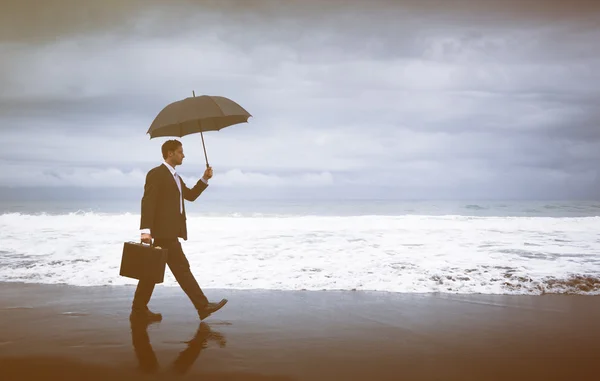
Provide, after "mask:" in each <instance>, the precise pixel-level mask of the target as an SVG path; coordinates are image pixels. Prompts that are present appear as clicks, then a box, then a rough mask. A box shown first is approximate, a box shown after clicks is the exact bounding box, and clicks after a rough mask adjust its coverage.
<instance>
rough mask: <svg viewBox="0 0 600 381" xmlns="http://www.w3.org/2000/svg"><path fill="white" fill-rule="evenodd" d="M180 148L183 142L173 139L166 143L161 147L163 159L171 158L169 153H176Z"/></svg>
mask: <svg viewBox="0 0 600 381" xmlns="http://www.w3.org/2000/svg"><path fill="white" fill-rule="evenodd" d="M180 146H181V142H180V141H179V140H176V139H171V140H167V141H166V142H164V143H163V145H162V147H161V150H162V155H163V159H166V158H167V157H168V156H169V151H175V150H176V149H177V148H179V147H180Z"/></svg>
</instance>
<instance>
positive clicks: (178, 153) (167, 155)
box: [161, 139, 185, 168]
mask: <svg viewBox="0 0 600 381" xmlns="http://www.w3.org/2000/svg"><path fill="white" fill-rule="evenodd" d="M161 149H162V155H163V159H165V161H166V162H167V163H169V164H170V165H171V166H172V167H173V168H175V166H176V165H180V164H181V163H183V158H184V157H185V155H184V154H183V146H182V145H181V142H180V141H179V140H175V139H172V140H167V141H166V142H164V143H163V145H162V148H161Z"/></svg>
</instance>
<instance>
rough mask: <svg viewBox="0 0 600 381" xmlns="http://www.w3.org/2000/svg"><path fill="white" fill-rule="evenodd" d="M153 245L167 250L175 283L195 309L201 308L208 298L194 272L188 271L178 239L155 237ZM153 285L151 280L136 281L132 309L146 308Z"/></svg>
mask: <svg viewBox="0 0 600 381" xmlns="http://www.w3.org/2000/svg"><path fill="white" fill-rule="evenodd" d="M154 245H155V246H160V247H162V248H163V249H167V250H168V257H167V265H168V266H169V269H171V272H172V273H173V275H174V276H175V279H176V280H177V283H179V286H180V287H181V288H182V289H183V291H184V292H185V293H186V294H187V296H188V298H190V301H191V302H192V304H193V305H194V307H196V309H197V310H201V309H203V308H204V307H205V306H206V305H207V304H208V299H207V298H206V295H204V292H202V289H201V288H200V286H199V285H198V282H197V281H196V278H195V277H194V274H192V272H191V271H190V263H189V262H188V260H187V258H186V256H185V254H184V253H183V250H182V248H181V243H180V242H179V240H178V239H177V238H173V239H160V238H157V239H155V240H154ZM154 286H155V283H154V282H152V281H145V280H140V281H138V285H137V288H136V290H135V295H134V297H133V303H132V308H133V309H146V307H147V305H148V303H149V302H150V298H151V297H152V292H154Z"/></svg>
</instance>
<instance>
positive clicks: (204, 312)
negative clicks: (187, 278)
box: [198, 299, 227, 320]
mask: <svg viewBox="0 0 600 381" xmlns="http://www.w3.org/2000/svg"><path fill="white" fill-rule="evenodd" d="M225 304H227V299H221V301H220V302H219V303H208V304H207V305H206V306H205V307H204V308H203V309H201V310H198V316H199V317H200V320H204V319H206V318H207V317H209V316H210V315H211V314H213V313H215V312H217V311H218V310H220V309H221V308H223V306H224V305H225Z"/></svg>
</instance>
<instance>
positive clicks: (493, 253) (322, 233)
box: [0, 200, 600, 295]
mask: <svg viewBox="0 0 600 381" xmlns="http://www.w3.org/2000/svg"><path fill="white" fill-rule="evenodd" d="M186 205H187V209H188V231H189V239H188V240H187V241H183V242H182V245H183V249H184V251H185V253H186V255H187V257H188V259H189V261H190V264H191V267H192V271H193V272H194V274H195V276H196V277H197V279H198V281H199V283H200V285H201V287H203V288H232V289H277V290H303V289H305V290H378V291H388V292H409V293H429V292H443V293H462V294H471V293H483V294H544V293H569V294H588V295H597V294H600V202H583V201H579V202H551V201H537V202H531V201H528V202H523V201H521V202H510V201H504V202H482V201H439V202H434V201H389V200H372V201H365V200H360V201H358V200H357V201H352V200H346V201H331V200H329V201H327V200H321V201H316V200H311V201H306V200H305V201H264V200H262V201H256V200H255V201H252V200H246V201H223V200H208V201H206V200H204V201H203V202H201V201H197V202H196V203H193V204H190V203H188V204H186ZM139 218H140V217H139V200H133V201H127V202H125V201H122V202H116V201H102V202H84V201H78V202H66V201H65V202H57V201H35V202H32V201H28V202H0V281H2V282H35V283H47V284H56V283H62V284H69V285H77V286H97V285H122V284H135V283H136V281H135V280H133V279H129V278H124V277H120V276H119V275H118V274H119V265H120V260H121V252H122V248H123V242H125V241H137V240H138V239H139V230H138V226H139ZM163 286H167V287H176V286H177V283H176V281H175V279H174V277H173V276H172V274H171V273H170V272H169V271H168V270H167V274H166V277H165V283H164V285H163Z"/></svg>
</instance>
